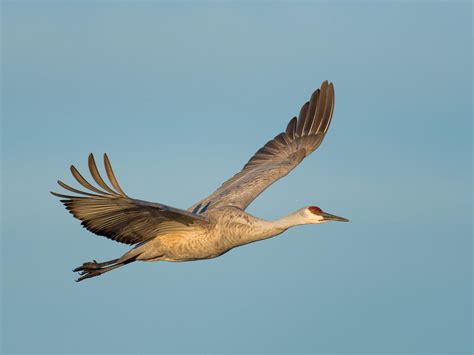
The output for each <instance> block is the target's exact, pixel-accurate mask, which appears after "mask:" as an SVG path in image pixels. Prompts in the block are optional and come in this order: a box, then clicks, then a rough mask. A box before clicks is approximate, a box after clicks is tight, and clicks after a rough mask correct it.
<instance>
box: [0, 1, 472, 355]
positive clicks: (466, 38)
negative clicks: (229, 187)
mask: <svg viewBox="0 0 474 355" xmlns="http://www.w3.org/2000/svg"><path fill="white" fill-rule="evenodd" d="M1 22H2V53H1V54H2V80H1V82H2V167H1V172H2V177H1V178H2V213H1V217H2V221H1V229H2V268H1V276H2V288H1V291H2V292H1V296H2V307H1V311H2V314H1V320H2V329H1V330H2V331H1V335H2V338H1V341H0V343H1V347H2V351H3V352H4V353H35V352H38V353H49V354H52V353H119V352H120V353H139V352H141V353H145V352H148V353H153V352H156V353H158V352H162V353H176V352H185V353H194V352H207V353H210V352H214V353H230V352H234V353H262V352H267V353H347V354H350V353H412V354H434V353H449V354H454V353H459V354H460V353H463V354H467V353H471V352H472V338H471V333H472V253H473V250H472V200H471V198H472V181H471V176H472V165H471V164H472V123H471V119H472V4H471V2H470V1H449V2H448V1H445V2H424V1H423V2H422V1H419V2H417V1H399V2H395V1H393V2H386V3H381V2H357V1H353V2H316V1H315V2H275V3H272V2H243V1H242V2H227V3H217V2H199V3H197V2H176V3H175V2H152V1H142V2H132V1H129V2H126V1H123V2H120V1H117V2H112V1H105V0H104V1H81V2H79V1H54V2H45V1H34V2H33V1H31V2H27V1H4V2H3V3H2V21H1ZM326 79H328V80H330V81H332V82H334V85H335V90H336V107H335V111H334V117H333V123H332V125H331V129H330V130H329V133H328V134H327V136H326V139H325V141H324V143H323V144H322V146H321V147H320V149H318V151H317V152H316V153H315V154H313V155H312V156H310V157H309V158H308V159H306V160H305V161H304V162H303V163H302V164H301V165H300V166H299V167H298V168H297V169H296V170H295V171H294V172H292V173H291V174H290V175H289V176H288V177H286V178H284V179H283V180H281V181H279V182H278V183H276V184H275V185H274V186H272V187H271V188H270V189H269V190H267V191H266V192H265V193H264V194H263V195H262V196H261V197H260V198H259V199H257V200H256V201H255V202H254V203H253V204H252V205H251V206H250V208H249V210H248V211H249V212H250V213H252V214H255V215H257V216H259V217H263V218H268V219H273V218H278V217H281V216H282V215H285V214H287V213H289V212H291V211H293V210H295V209H298V208H300V207H303V206H305V205H310V204H314V205H317V206H320V207H322V208H323V209H324V210H327V211H328V212H332V213H334V214H337V215H341V216H345V217H347V218H349V219H350V220H351V223H348V224H346V223H327V224H325V225H319V226H315V225H310V226H303V227H298V228H294V229H292V230H290V231H288V232H287V233H285V234H284V235H281V236H279V237H277V238H274V239H271V240H267V241H264V242H260V243H255V244H251V245H248V246H245V247H242V248H238V249H235V250H233V251H231V252H229V253H228V254H226V255H224V256H222V257H220V258H217V259H214V260H209V261H200V262H190V263H134V264H132V265H129V266H126V267H124V268H121V269H119V270H117V271H114V272H111V273H109V274H107V275H104V276H102V277H99V278H95V279H92V280H88V281H86V282H82V283H79V284H78V283H75V282H74V279H75V278H76V275H74V274H73V273H72V272H71V269H72V268H74V267H76V266H78V265H80V264H81V263H82V262H84V261H88V260H91V259H97V260H99V261H101V260H108V259H112V258H115V257H118V256H119V255H121V254H122V253H124V252H125V251H127V250H128V247H127V246H126V245H121V244H119V243H114V242H112V241H109V240H107V239H105V238H102V237H98V236H94V235H93V234H91V233H89V232H87V231H86V230H85V229H83V228H81V227H80V224H79V222H78V221H77V220H75V219H73V218H72V217H71V216H70V215H69V214H68V213H67V212H66V211H65V209H64V208H63V207H62V205H60V203H59V202H58V201H57V199H55V198H53V197H52V196H51V195H49V193H48V191H50V190H56V191H58V187H57V186H56V183H55V181H56V180H57V179H62V180H64V181H65V182H66V183H73V178H72V177H71V176H70V174H69V170H68V169H69V165H70V164H75V165H76V166H77V167H78V168H79V170H80V171H83V170H85V168H86V166H87V155H88V154H89V153H90V152H94V153H95V154H97V156H101V154H102V153H103V152H107V153H108V154H109V156H110V158H111V160H112V164H113V166H114V167H115V171H116V175H117V177H118V180H119V182H120V183H121V185H122V187H123V189H124V190H125V191H126V192H127V193H128V194H129V195H131V196H132V197H136V198H141V199H145V200H150V201H157V202H161V203H165V204H169V205H172V206H177V207H182V208H187V207H189V206H190V205H191V204H193V203H194V202H195V201H197V200H199V199H200V198H202V197H203V196H206V195H207V194H208V193H210V192H212V191H213V190H214V189H215V188H216V187H217V186H218V185H220V183H222V182H223V181H224V180H225V179H226V178H228V177H230V176H231V175H232V174H234V173H235V172H237V171H238V170H239V169H240V168H241V167H242V166H243V165H244V163H245V162H246V161H247V159H248V158H249V157H250V156H251V155H252V154H253V153H254V152H255V151H256V150H257V149H258V148H260V147H261V146H262V145H263V144H264V143H265V142H266V141H267V140H268V139H270V138H272V137H273V136H275V135H276V134H278V133H279V132H281V131H282V130H283V129H284V128H285V127H286V124H287V122H288V121H289V119H291V118H292V117H293V116H294V115H296V114H297V113H298V112H299V109H300V106H301V105H302V104H303V103H304V102H305V101H306V100H307V99H308V98H309V96H310V95H311V93H312V91H313V90H314V89H315V88H317V87H319V85H320V84H321V82H322V81H323V80H326ZM84 173H86V172H85V171H84ZM75 186H77V184H76V185H75Z"/></svg>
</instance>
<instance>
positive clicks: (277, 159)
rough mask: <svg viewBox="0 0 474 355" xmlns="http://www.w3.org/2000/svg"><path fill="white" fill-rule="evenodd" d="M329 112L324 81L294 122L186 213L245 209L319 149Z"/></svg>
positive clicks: (329, 88) (329, 91)
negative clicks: (231, 208) (228, 207)
mask: <svg viewBox="0 0 474 355" xmlns="http://www.w3.org/2000/svg"><path fill="white" fill-rule="evenodd" d="M333 109H334V86H333V84H332V83H328V82H327V81H325V82H323V84H322V85H321V88H320V89H317V90H316V91H315V92H314V93H313V95H312V96H311V99H310V101H309V102H306V103H305V104H304V105H303V107H302V108H301V111H300V114H299V116H298V118H296V117H294V118H293V119H292V120H291V121H290V122H289V124H288V126H287V128H286V131H285V132H282V133H280V134H279V135H277V136H276V137H275V138H273V139H272V140H270V141H269V142H267V144H265V145H264V146H263V147H262V148H261V149H260V150H258V151H257V152H256V153H255V155H254V156H253V157H252V158H250V160H249V161H248V163H247V164H246V165H245V166H244V167H243V169H242V170H241V171H240V172H239V173H237V174H236V175H234V176H233V177H232V178H230V179H229V180H227V181H226V182H224V183H223V184H222V186H221V187H219V188H218V189H217V190H216V191H214V192H213V193H212V194H211V195H210V196H208V197H206V198H205V199H203V200H201V201H199V202H198V203H196V204H195V205H193V206H192V207H190V208H189V211H193V212H194V213H202V212H204V211H206V210H211V209H213V208H217V207H220V206H235V207H239V208H241V209H245V208H247V206H248V205H249V204H250V203H251V202H252V201H253V200H254V199H255V198H256V197H257V196H258V195H260V194H261V193H262V192H263V191H264V190H265V189H266V188H267V187H268V186H270V185H271V184H273V183H274V182H275V181H277V180H278V179H280V178H282V177H283V176H285V175H287V174H288V173H289V172H290V171H291V170H293V169H294V168H295V167H296V166H297V165H298V164H299V163H300V162H301V161H302V160H303V159H304V158H305V157H306V156H308V155H309V154H311V153H312V152H313V151H314V150H316V148H318V147H319V145H320V144H321V142H322V141H323V139H324V136H325V134H326V132H327V130H328V128H329V125H330V123H331V118H332V113H333Z"/></svg>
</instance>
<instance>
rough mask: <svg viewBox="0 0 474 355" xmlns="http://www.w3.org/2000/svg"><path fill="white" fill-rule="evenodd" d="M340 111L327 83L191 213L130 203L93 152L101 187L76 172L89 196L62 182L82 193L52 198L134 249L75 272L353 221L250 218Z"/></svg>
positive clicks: (318, 214) (214, 253)
mask: <svg viewBox="0 0 474 355" xmlns="http://www.w3.org/2000/svg"><path fill="white" fill-rule="evenodd" d="M333 109H334V86H333V84H332V83H328V82H327V81H325V82H323V83H322V85H321V87H320V88H319V89H317V90H316V91H315V92H314V93H313V94H312V96H311V99H310V100H309V102H306V103H305V104H304V105H303V106H302V108H301V110H300V113H299V115H298V118H296V117H294V118H292V119H291V120H290V122H289V123H288V126H287V127H286V130H285V131H284V132H282V133H280V134H278V135H277V136H276V137H275V138H273V139H272V140H270V141H268V142H267V143H266V144H265V145H264V146H263V147H262V148H260V149H259V150H258V151H257V152H256V153H255V154H254V155H253V156H252V157H251V158H250V160H249V161H248V162H247V164H245V166H244V167H243V168H242V170H241V171H240V172H238V173H237V174H235V175H234V176H233V177H231V178H230V179H229V180H227V181H225V182H224V183H223V184H222V185H221V186H220V187H219V188H218V189H217V190H216V191H214V192H213V193H212V194H211V195H209V196H208V197H205V198H204V199H202V200H201V201H199V202H197V203H195V204H194V205H193V206H191V207H190V208H188V209H187V210H184V209H180V208H175V207H171V206H167V205H163V204H161V203H154V202H147V201H142V200H137V199H134V198H131V197H129V196H128V195H127V194H126V193H125V192H124V191H123V190H122V188H121V187H120V185H119V184H118V182H117V179H116V177H115V174H114V172H113V170H112V166H111V164H110V161H109V158H108V157H107V155H106V154H104V166H105V172H106V174H107V178H108V180H109V181H110V184H107V183H106V182H105V180H104V179H103V177H102V176H101V175H100V173H99V170H98V168H97V165H96V162H95V159H94V156H93V155H92V154H90V155H89V159H88V165H89V170H90V173H91V175H92V178H93V179H94V181H95V183H96V184H97V186H94V185H92V184H91V183H90V182H88V181H87V180H86V179H85V178H84V177H83V176H82V175H81V174H80V173H79V171H78V170H77V169H76V168H75V167H74V166H71V173H72V175H73V176H74V178H75V179H76V180H77V182H78V183H79V184H81V185H82V186H83V187H84V188H85V189H86V190H88V191H82V190H78V189H76V188H74V187H71V186H69V185H66V184H65V183H64V182H62V181H58V184H59V185H60V186H61V187H62V188H64V189H66V190H68V191H70V192H72V193H74V194H76V195H64V194H59V193H56V192H51V193H52V194H53V195H55V196H57V197H60V198H61V202H62V203H63V204H64V205H65V206H66V209H67V210H68V211H69V212H70V213H71V214H72V215H73V216H74V217H75V218H77V219H79V220H80V221H81V224H82V225H83V226H84V227H85V228H87V229H88V230H89V231H91V232H92V233H95V234H97V235H101V236H104V237H107V238H109V239H112V240H115V241H117V242H121V243H125V244H129V245H133V246H134V247H133V249H131V250H129V251H128V252H126V253H125V254H123V255H122V256H121V257H119V258H117V259H113V260H109V261H106V262H101V263H98V262H96V261H95V260H93V261H89V262H85V263H83V264H82V265H81V266H79V267H77V268H75V269H74V270H73V271H74V272H79V275H80V277H79V278H78V279H77V280H76V281H81V280H84V279H87V278H91V277H95V276H99V275H102V274H104V273H106V272H109V271H111V270H114V269H116V268H118V267H121V266H123V265H126V264H129V263H131V262H134V261H137V260H139V261H192V260H202V259H211V258H216V257H218V256H220V255H222V254H224V253H226V252H228V251H229V250H231V249H233V248H236V247H239V246H242V245H245V244H249V243H253V242H257V241H260V240H264V239H268V238H271V237H275V236H277V235H279V234H281V233H283V232H284V231H286V230H287V229H288V228H291V227H294V226H298V225H303V224H319V223H324V222H327V221H340V222H348V220H347V219H346V218H342V217H338V216H335V215H332V214H329V213H327V212H324V211H323V210H321V208H319V207H316V206H307V207H304V208H301V209H299V210H297V211H295V212H293V213H290V214H288V215H286V216H285V217H283V218H280V219H278V220H275V221H269V220H264V219H261V218H258V217H255V216H252V215H251V214H249V213H247V212H245V209H246V208H247V206H248V205H249V204H250V203H252V201H253V200H254V199H255V198H256V197H257V196H258V195H260V194H261V193H262V192H263V191H264V190H265V189H266V188H267V187H269V186H270V185H271V184H273V183H274V182H275V181H277V180H278V179H280V178H282V177H284V176H286V175H287V174H288V173H289V172H290V171H292V170H293V169H294V168H295V167H296V166H297V165H298V164H299V163H300V162H301V161H302V160H303V159H304V158H305V157H307V156H308V155H309V154H311V153H312V152H313V151H314V150H316V149H317V148H318V147H319V146H320V144H321V142H322V141H323V139H324V136H325V135H326V132H327V131H328V128H329V125H330V123H331V118H332V114H333ZM110 185H111V186H110Z"/></svg>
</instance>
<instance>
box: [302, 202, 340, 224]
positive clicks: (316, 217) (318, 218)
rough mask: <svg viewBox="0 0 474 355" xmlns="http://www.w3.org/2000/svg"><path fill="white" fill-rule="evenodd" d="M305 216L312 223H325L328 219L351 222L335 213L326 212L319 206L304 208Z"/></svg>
mask: <svg viewBox="0 0 474 355" xmlns="http://www.w3.org/2000/svg"><path fill="white" fill-rule="evenodd" d="M303 213H304V215H305V218H306V219H307V220H308V221H310V223H314V224H317V223H324V222H328V221H337V222H349V220H348V219H347V218H343V217H338V216H335V215H333V214H329V213H327V212H324V211H323V210H322V209H321V208H319V207H317V206H308V207H306V208H304V209H303Z"/></svg>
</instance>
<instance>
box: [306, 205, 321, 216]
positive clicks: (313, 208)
mask: <svg viewBox="0 0 474 355" xmlns="http://www.w3.org/2000/svg"><path fill="white" fill-rule="evenodd" d="M308 209H309V211H310V212H311V213H314V214H320V213H321V212H322V211H321V209H320V208H319V207H317V206H309V207H308Z"/></svg>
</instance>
